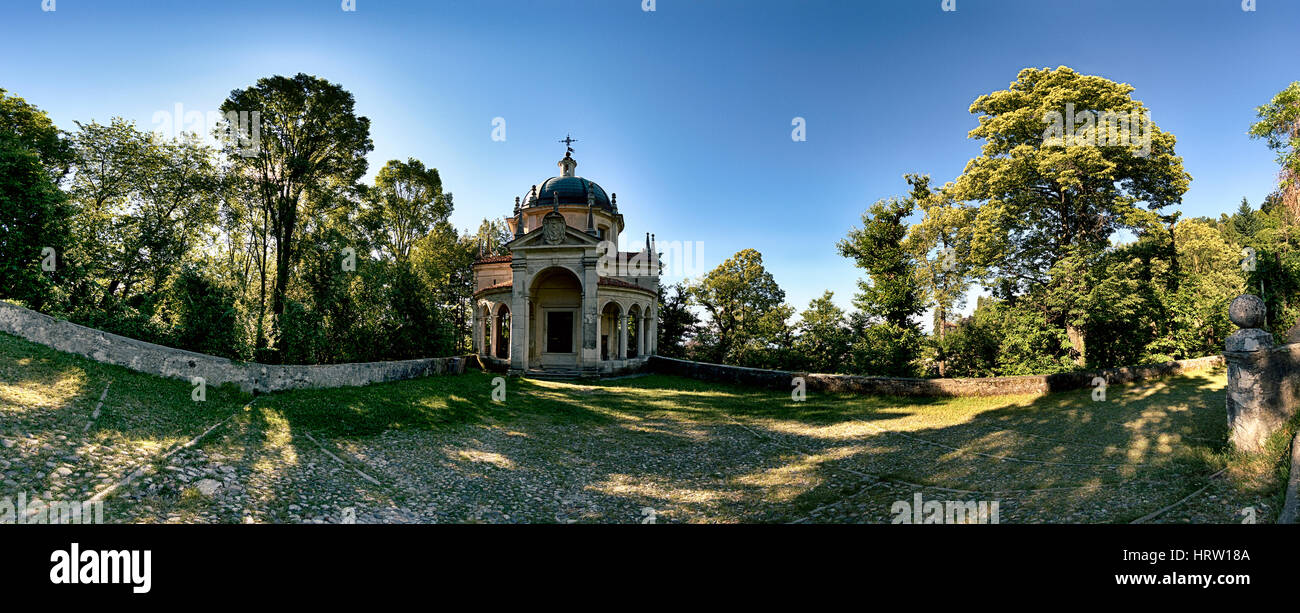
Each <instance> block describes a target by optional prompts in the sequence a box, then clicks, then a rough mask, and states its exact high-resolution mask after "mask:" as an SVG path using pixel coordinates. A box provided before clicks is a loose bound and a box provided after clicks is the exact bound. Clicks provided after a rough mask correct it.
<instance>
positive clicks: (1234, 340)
mask: <svg viewBox="0 0 1300 613" xmlns="http://www.w3.org/2000/svg"><path fill="white" fill-rule="evenodd" d="M1264 309H1265V307H1264V301H1263V300H1261V299H1260V298H1259V297H1258V296H1252V295H1250V294H1246V295H1243V296H1239V297H1237V299H1235V300H1233V301H1232V304H1231V305H1230V306H1229V307H1228V316H1229V317H1230V318H1231V319H1232V323H1234V324H1237V326H1239V327H1240V328H1241V329H1240V330H1237V331H1236V332H1233V333H1232V335H1231V336H1229V337H1228V340H1227V341H1226V342H1225V344H1224V345H1225V346H1224V351H1223V357H1224V359H1225V360H1226V361H1227V364H1228V390H1227V401H1226V403H1227V409H1228V437H1229V439H1230V440H1231V441H1232V444H1233V445H1234V446H1235V447H1237V449H1240V450H1242V451H1248V452H1255V451H1260V450H1261V449H1263V446H1264V442H1265V441H1266V440H1268V437H1269V436H1271V435H1272V434H1273V433H1274V432H1276V431H1277V430H1278V429H1279V428H1281V427H1282V426H1283V425H1284V424H1286V422H1287V420H1289V419H1291V417H1292V416H1293V415H1295V411H1296V406H1297V405H1300V376H1297V375H1298V374H1300V343H1291V344H1287V345H1282V346H1274V343H1273V335H1272V334H1270V333H1269V332H1268V331H1267V330H1263V329H1261V328H1260V326H1263V325H1264V322H1265V317H1264V315H1265V310H1264Z"/></svg>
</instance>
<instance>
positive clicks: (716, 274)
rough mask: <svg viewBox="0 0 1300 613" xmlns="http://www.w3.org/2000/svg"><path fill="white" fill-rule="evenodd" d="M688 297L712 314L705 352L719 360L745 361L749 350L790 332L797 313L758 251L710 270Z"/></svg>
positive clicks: (751, 352)
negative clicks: (788, 323) (789, 324)
mask: <svg viewBox="0 0 1300 613" xmlns="http://www.w3.org/2000/svg"><path fill="white" fill-rule="evenodd" d="M689 295H690V297H691V298H692V299H693V300H694V301H695V302H696V303H697V304H699V305H700V306H701V307H703V308H704V310H705V311H706V312H707V313H708V315H709V321H708V322H706V324H705V334H704V336H705V337H707V340H708V341H709V342H706V343H704V344H705V349H704V352H705V353H704V355H705V357H706V358H708V359H712V360H715V361H719V362H726V363H732V364H735V363H740V362H741V361H743V359H744V354H745V353H748V354H749V355H750V356H753V355H754V354H755V352H757V351H761V350H762V348H763V346H764V345H767V344H769V343H770V341H771V340H773V339H774V338H778V337H780V336H781V335H782V334H783V333H784V332H785V330H784V328H785V320H786V319H787V318H788V317H790V315H791V314H792V313H791V311H792V309H791V308H790V307H789V306H787V305H785V304H784V301H785V291H783V290H782V289H781V287H780V286H779V285H777V283H776V279H774V278H772V273H769V272H768V271H767V269H766V268H764V267H763V254H761V253H759V252H758V251H756V250H754V249H743V250H741V251H739V252H737V253H736V254H735V255H733V256H731V257H730V258H728V259H727V261H725V262H723V263H722V264H719V265H718V267H717V268H715V269H713V270H711V271H709V272H708V273H707V274H705V275H704V276H703V277H702V278H701V279H700V280H699V281H698V282H696V283H694V284H692V285H691V287H690V290H689ZM747 345H749V346H748V347H747ZM747 350H748V351H747Z"/></svg>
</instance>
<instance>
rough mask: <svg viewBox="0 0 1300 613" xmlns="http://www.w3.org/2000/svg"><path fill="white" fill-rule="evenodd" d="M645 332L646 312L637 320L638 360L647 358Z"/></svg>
mask: <svg viewBox="0 0 1300 613" xmlns="http://www.w3.org/2000/svg"><path fill="white" fill-rule="evenodd" d="M645 330H646V325H645V312H644V311H642V313H641V316H640V317H638V318H636V357H638V358H644V357H645V347H646V342H645Z"/></svg>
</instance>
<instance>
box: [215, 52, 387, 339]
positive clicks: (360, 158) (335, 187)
mask: <svg viewBox="0 0 1300 613" xmlns="http://www.w3.org/2000/svg"><path fill="white" fill-rule="evenodd" d="M354 107H355V101H354V100H353V97H352V94H350V93H348V92H347V91H346V90H344V89H343V88H342V87H340V86H338V85H336V84H334V83H330V82H329V81H326V80H324V79H320V78H317V77H313V76H310V75H306V74H302V73H299V74H297V75H295V76H293V77H283V76H273V77H268V78H263V79H259V80H258V81H257V84H256V85H254V86H252V87H249V88H246V89H236V90H234V91H232V92H231V93H230V96H229V97H227V98H226V100H225V101H224V102H222V104H221V111H222V113H225V114H227V116H228V117H229V116H230V114H231V113H235V114H236V116H238V115H237V114H238V113H240V112H246V113H248V114H249V115H248V116H249V117H250V118H251V117H253V116H254V115H253V113H257V114H258V115H257V116H258V117H259V122H258V123H257V128H258V131H256V132H255V133H244V136H245V137H246V138H245V139H244V140H245V142H247V141H248V140H252V141H253V144H254V151H253V155H243V154H242V153H245V152H243V151H240V149H242V148H243V147H242V143H236V142H232V141H228V142H227V143H226V145H225V149H224V150H225V151H226V153H227V154H228V155H229V157H230V159H231V162H232V165H233V167H234V169H235V171H236V172H238V173H241V174H243V175H245V176H247V177H248V178H250V179H251V180H252V181H253V183H254V185H255V189H256V192H255V193H256V194H257V197H258V200H259V204H260V205H261V206H262V208H263V210H264V211H265V214H266V216H267V218H268V220H269V222H270V229H271V238H272V241H273V242H274V245H275V280H274V286H273V287H272V292H271V315H272V334H271V336H272V337H273V339H278V336H279V335H278V325H279V319H280V316H281V315H283V313H284V307H285V300H286V295H287V290H288V286H289V280H290V278H291V277H292V275H293V269H294V264H295V263H296V262H297V261H298V256H299V254H298V252H297V251H296V245H295V243H294V241H295V239H296V237H297V235H298V232H299V230H300V223H301V222H302V217H303V215H302V213H303V212H304V210H305V209H306V208H307V206H309V204H308V203H307V202H306V201H307V200H308V197H309V196H310V195H311V194H310V192H311V191H313V190H321V191H335V192H343V191H347V190H350V189H353V188H354V187H355V184H356V182H357V180H358V179H360V178H361V176H362V175H364V174H365V172H366V157H365V156H366V154H367V153H369V152H370V151H371V150H372V149H374V143H373V142H372V141H371V140H370V120H369V119H367V118H365V117H358V116H357V115H356V114H355V112H354ZM228 123H229V122H228ZM236 127H237V126H236ZM249 132H252V130H250V131H249ZM254 136H256V138H253V137H254ZM273 342H274V341H273Z"/></svg>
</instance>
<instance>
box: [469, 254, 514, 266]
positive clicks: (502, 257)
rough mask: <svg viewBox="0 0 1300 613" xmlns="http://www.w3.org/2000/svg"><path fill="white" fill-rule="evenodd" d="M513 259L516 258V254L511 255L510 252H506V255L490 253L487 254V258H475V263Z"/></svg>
mask: <svg viewBox="0 0 1300 613" xmlns="http://www.w3.org/2000/svg"><path fill="white" fill-rule="evenodd" d="M512 259H514V256H511V255H509V254H506V255H489V256H487V257H485V258H479V259H477V260H474V263H475V264H496V263H498V262H509V261H510V260H512Z"/></svg>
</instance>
